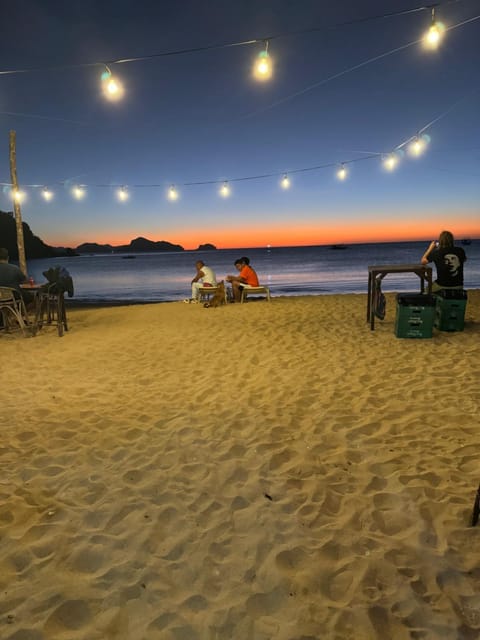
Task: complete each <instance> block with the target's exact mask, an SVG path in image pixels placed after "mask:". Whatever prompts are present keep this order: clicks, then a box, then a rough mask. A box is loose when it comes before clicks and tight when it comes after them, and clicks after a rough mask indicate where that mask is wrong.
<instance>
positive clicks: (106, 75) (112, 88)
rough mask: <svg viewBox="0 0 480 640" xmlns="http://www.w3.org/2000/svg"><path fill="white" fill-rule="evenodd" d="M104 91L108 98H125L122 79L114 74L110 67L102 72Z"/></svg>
mask: <svg viewBox="0 0 480 640" xmlns="http://www.w3.org/2000/svg"><path fill="white" fill-rule="evenodd" d="M102 91H103V95H104V96H105V97H106V98H107V100H112V101H114V100H120V99H121V98H123V94H124V90H123V85H122V83H121V82H120V80H119V79H118V78H116V77H114V76H113V75H112V72H111V71H110V69H109V68H108V67H105V71H104V72H103V73H102Z"/></svg>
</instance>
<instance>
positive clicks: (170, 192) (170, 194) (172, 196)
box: [168, 184, 178, 201]
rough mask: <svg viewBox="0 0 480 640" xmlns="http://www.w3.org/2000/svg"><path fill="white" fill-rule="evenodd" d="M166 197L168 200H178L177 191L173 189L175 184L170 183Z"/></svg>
mask: <svg viewBox="0 0 480 640" xmlns="http://www.w3.org/2000/svg"><path fill="white" fill-rule="evenodd" d="M168 199H169V200H172V201H174V200H178V191H177V190H176V189H175V186H174V185H173V184H172V185H170V188H169V190H168Z"/></svg>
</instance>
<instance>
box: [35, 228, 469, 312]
mask: <svg viewBox="0 0 480 640" xmlns="http://www.w3.org/2000/svg"><path fill="white" fill-rule="evenodd" d="M428 245H429V242H428V241H426V242H397V243H372V244H352V245H347V246H340V247H336V248H333V247H331V246H311V247H265V248H255V249H218V250H210V251H180V252H166V253H138V254H117V253H114V254H107V255H105V254H103V255H81V256H77V257H68V258H48V259H41V260H31V261H29V262H28V265H27V266H28V272H29V275H32V276H33V277H34V279H35V281H36V282H42V281H43V280H44V277H43V275H42V273H43V271H45V270H47V269H48V268H49V267H54V266H57V265H61V266H63V267H65V268H66V269H68V271H69V272H70V274H71V276H72V278H73V282H74V288H75V296H74V299H75V300H76V301H79V302H85V303H111V304H114V303H134V302H162V301H165V302H166V301H174V300H181V299H183V298H188V297H190V282H191V280H192V278H193V276H194V274H195V262H196V261H197V260H203V261H204V262H205V264H208V265H209V266H210V267H212V268H213V269H214V271H215V273H216V274H217V279H222V278H225V276H226V275H228V274H237V273H238V272H237V271H236V269H235V267H234V262H235V260H236V259H237V258H240V257H242V256H248V257H249V258H250V262H251V265H252V267H253V268H254V269H255V270H256V272H257V274H258V276H259V279H260V282H261V284H265V285H268V286H269V287H270V289H271V293H272V295H273V296H286V295H288V296H298V295H318V294H322V295H323V294H334V293H366V292H367V284H368V270H367V268H368V266H369V265H384V264H411V263H415V264H418V263H420V259H421V257H422V255H423V253H424V252H425V250H426V248H427V247H428ZM464 249H465V252H466V254H467V262H466V264H465V267H464V272H465V288H466V289H469V288H480V240H473V241H472V243H471V244H470V245H468V246H465V247H464ZM434 271H435V269H434ZM382 288H383V290H384V291H418V290H419V279H418V277H417V276H416V275H415V274H413V273H403V274H389V275H388V276H387V277H386V278H385V279H384V280H383V283H382Z"/></svg>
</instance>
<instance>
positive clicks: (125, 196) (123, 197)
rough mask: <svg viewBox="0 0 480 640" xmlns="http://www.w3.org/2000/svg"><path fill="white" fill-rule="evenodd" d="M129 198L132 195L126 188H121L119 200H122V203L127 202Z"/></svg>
mask: <svg viewBox="0 0 480 640" xmlns="http://www.w3.org/2000/svg"><path fill="white" fill-rule="evenodd" d="M129 197H130V194H129V193H128V191H127V189H126V187H120V189H118V190H117V198H118V199H119V200H120V202H126V201H127V200H128V198H129Z"/></svg>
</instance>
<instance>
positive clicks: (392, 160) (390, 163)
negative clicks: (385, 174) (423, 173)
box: [383, 153, 398, 171]
mask: <svg viewBox="0 0 480 640" xmlns="http://www.w3.org/2000/svg"><path fill="white" fill-rule="evenodd" d="M397 164H398V156H397V154H396V153H389V154H388V155H387V156H385V157H384V158H383V166H384V168H385V169H386V170H387V171H393V170H394V169H395V167H396V166H397Z"/></svg>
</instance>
